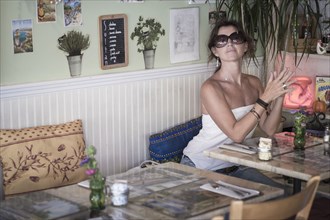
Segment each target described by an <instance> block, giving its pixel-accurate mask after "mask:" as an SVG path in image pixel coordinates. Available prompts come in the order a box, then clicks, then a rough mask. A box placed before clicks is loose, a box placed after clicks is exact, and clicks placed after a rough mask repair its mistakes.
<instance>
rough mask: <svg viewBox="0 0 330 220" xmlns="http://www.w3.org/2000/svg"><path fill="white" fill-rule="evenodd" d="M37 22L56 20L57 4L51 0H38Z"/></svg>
mask: <svg viewBox="0 0 330 220" xmlns="http://www.w3.org/2000/svg"><path fill="white" fill-rule="evenodd" d="M36 9H37V13H36V14H37V22H38V23H49V22H55V21H56V4H55V3H53V2H52V1H51V0H37V1H36Z"/></svg>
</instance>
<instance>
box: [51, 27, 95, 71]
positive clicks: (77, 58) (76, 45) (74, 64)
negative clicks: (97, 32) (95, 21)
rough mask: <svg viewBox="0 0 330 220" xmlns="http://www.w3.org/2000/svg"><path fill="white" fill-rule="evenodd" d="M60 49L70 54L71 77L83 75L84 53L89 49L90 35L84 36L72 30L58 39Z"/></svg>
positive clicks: (68, 57)
mask: <svg viewBox="0 0 330 220" xmlns="http://www.w3.org/2000/svg"><path fill="white" fill-rule="evenodd" d="M57 41H58V46H57V47H58V49H60V50H62V51H64V52H66V53H67V54H68V56H67V59H68V62H69V68H70V73H71V76H79V75H80V74H81V60H82V56H83V54H82V51H84V50H86V49H88V48H89V45H90V40H89V35H83V34H82V32H81V31H75V30H71V31H68V32H67V33H66V34H64V35H63V36H61V37H59V38H58V40H57Z"/></svg>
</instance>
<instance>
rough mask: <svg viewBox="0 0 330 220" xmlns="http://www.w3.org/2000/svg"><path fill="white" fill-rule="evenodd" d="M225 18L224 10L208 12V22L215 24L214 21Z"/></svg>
mask: <svg viewBox="0 0 330 220" xmlns="http://www.w3.org/2000/svg"><path fill="white" fill-rule="evenodd" d="M225 19H226V12H225V11H210V12H209V24H215V23H216V21H223V20H225Z"/></svg>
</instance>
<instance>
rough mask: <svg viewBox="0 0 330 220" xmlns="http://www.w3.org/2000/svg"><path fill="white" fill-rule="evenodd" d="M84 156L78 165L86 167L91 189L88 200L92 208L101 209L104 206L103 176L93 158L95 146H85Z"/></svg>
mask: <svg viewBox="0 0 330 220" xmlns="http://www.w3.org/2000/svg"><path fill="white" fill-rule="evenodd" d="M85 152H86V157H85V159H84V160H82V161H81V163H80V166H84V167H87V169H86V174H87V175H88V176H90V182H89V188H90V190H91V193H90V196H89V200H90V202H91V209H92V210H102V209H104V208H105V194H104V185H105V178H104V177H103V176H102V175H101V173H100V170H99V168H98V164H97V161H96V159H95V155H96V148H95V147H94V146H93V145H90V146H89V147H87V148H86V151H85Z"/></svg>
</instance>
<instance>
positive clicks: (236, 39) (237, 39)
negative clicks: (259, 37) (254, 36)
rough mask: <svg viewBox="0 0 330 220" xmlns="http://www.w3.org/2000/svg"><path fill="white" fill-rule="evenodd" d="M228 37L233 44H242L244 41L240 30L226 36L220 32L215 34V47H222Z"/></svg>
mask: <svg viewBox="0 0 330 220" xmlns="http://www.w3.org/2000/svg"><path fill="white" fill-rule="evenodd" d="M229 38H230V40H231V42H232V43H233V44H242V43H244V42H245V41H246V39H245V37H244V35H243V33H242V32H234V33H232V34H231V35H229V36H227V35H224V34H220V35H218V36H216V38H215V40H214V42H215V47H217V48H222V47H224V46H226V45H227V44H228V39H229Z"/></svg>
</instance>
